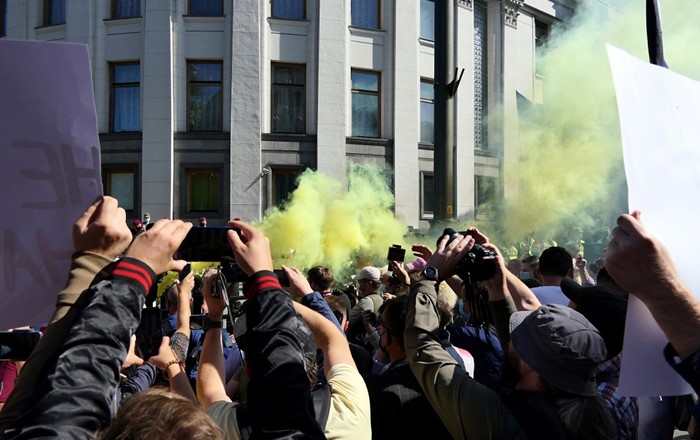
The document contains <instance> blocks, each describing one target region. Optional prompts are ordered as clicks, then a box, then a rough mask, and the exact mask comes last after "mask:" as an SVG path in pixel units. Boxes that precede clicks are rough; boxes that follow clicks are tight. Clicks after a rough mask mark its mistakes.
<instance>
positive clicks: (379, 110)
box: [350, 68, 382, 139]
mask: <svg viewBox="0 0 700 440" xmlns="http://www.w3.org/2000/svg"><path fill="white" fill-rule="evenodd" d="M354 72H357V73H364V74H370V75H375V76H376V77H377V91H376V92H374V91H371V90H363V89H355V88H354V87H353V84H352V74H353V73H354ZM354 94H361V95H371V96H376V97H377V135H376V136H359V135H356V134H355V131H354V130H355V127H354V126H353V124H352V113H353V108H352V107H353V106H352V96H353V95H354ZM350 121H351V124H350V125H351V126H350V135H351V136H352V137H356V138H363V139H381V138H382V72H381V71H380V70H368V69H355V68H352V69H350Z"/></svg>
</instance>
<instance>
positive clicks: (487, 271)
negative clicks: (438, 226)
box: [438, 228, 496, 283]
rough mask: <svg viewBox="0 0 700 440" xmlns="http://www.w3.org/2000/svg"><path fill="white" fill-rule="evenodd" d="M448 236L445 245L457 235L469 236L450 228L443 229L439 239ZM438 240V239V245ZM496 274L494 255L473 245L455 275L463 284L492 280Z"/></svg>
mask: <svg viewBox="0 0 700 440" xmlns="http://www.w3.org/2000/svg"><path fill="white" fill-rule="evenodd" d="M445 235H449V236H450V239H449V240H448V242H447V243H450V242H451V241H452V240H454V239H455V238H457V235H469V233H468V232H466V231H464V232H457V231H455V230H454V229H452V228H445V230H444V231H442V234H441V235H440V237H443V236H445ZM439 242H440V239H438V243H439ZM495 274H496V253H495V252H493V251H490V250H488V249H486V248H485V247H483V246H481V245H480V244H476V243H474V247H472V248H471V250H470V251H469V253H468V254H467V255H466V256H465V257H464V259H463V260H462V261H460V262H459V264H458V265H457V275H459V277H460V278H461V279H462V280H463V281H464V282H467V283H469V282H472V281H484V280H489V279H491V278H493V276H494V275H495Z"/></svg>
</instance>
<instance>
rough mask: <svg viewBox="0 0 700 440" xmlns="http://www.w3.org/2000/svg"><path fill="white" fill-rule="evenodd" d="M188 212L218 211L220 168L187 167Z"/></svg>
mask: <svg viewBox="0 0 700 440" xmlns="http://www.w3.org/2000/svg"><path fill="white" fill-rule="evenodd" d="M186 174H187V205H186V209H187V212H188V213H204V212H216V211H219V206H220V193H221V175H220V174H221V169H219V168H187V169H186Z"/></svg>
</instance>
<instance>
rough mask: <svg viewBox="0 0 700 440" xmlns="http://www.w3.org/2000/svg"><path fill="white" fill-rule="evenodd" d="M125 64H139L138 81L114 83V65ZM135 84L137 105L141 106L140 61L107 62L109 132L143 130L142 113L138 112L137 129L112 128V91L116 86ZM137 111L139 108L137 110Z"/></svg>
mask: <svg viewBox="0 0 700 440" xmlns="http://www.w3.org/2000/svg"><path fill="white" fill-rule="evenodd" d="M127 65H138V66H139V81H138V83H133V82H131V83H119V84H115V83H114V67H115V66H127ZM134 84H136V85H137V86H138V89H139V107H141V62H140V61H138V60H137V61H118V62H111V63H109V132H110V133H141V131H142V130H143V125H142V123H143V115H141V114H139V116H140V117H139V129H138V130H133V131H115V130H114V114H115V111H114V110H115V109H114V105H115V102H114V92H115V89H117V88H129V87H133V85H134ZM139 113H141V112H140V110H139Z"/></svg>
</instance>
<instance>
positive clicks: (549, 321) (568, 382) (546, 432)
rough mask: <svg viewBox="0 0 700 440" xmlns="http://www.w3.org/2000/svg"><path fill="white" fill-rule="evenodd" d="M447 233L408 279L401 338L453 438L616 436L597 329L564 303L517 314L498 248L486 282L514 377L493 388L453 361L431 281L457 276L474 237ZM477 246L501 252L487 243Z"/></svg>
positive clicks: (508, 369)
mask: <svg viewBox="0 0 700 440" xmlns="http://www.w3.org/2000/svg"><path fill="white" fill-rule="evenodd" d="M448 238H449V237H447V236H445V237H444V238H443V239H442V240H441V241H440V242H439V244H438V248H437V250H436V252H435V254H433V256H432V257H431V258H430V259H429V260H428V267H426V268H425V269H424V270H423V273H422V275H421V277H422V278H423V279H422V280H421V281H419V282H417V283H414V284H413V285H412V293H411V297H410V298H409V302H408V310H407V316H406V330H405V334H404V341H405V346H406V352H407V354H408V360H409V364H410V366H411V369H412V371H413V373H414V374H415V376H416V378H417V379H418V382H419V383H420V385H421V387H422V388H423V390H424V392H425V394H426V396H427V397H428V400H429V401H430V402H431V404H432V405H433V407H434V408H435V411H436V412H437V413H438V415H439V416H440V418H441V420H442V422H443V423H444V424H445V426H446V427H447V428H448V430H449V431H450V433H451V435H452V437H453V438H494V439H496V438H504V439H522V438H529V439H581V440H582V439H590V440H593V439H607V438H614V436H615V427H614V422H613V419H612V415H611V413H610V411H609V410H608V409H607V408H606V407H605V405H604V403H603V401H602V400H601V398H600V397H599V396H598V394H597V391H596V380H595V368H596V367H597V366H598V364H600V363H601V362H603V361H604V360H605V357H606V350H605V343H604V341H603V339H602V337H601V336H600V334H599V332H598V331H597V330H596V329H595V327H593V325H592V324H591V323H590V322H589V321H588V320H587V319H586V318H584V317H583V315H581V314H580V313H578V312H576V311H575V310H572V309H570V308H568V307H566V306H562V305H552V304H548V305H543V306H539V307H538V308H537V309H536V310H534V311H531V312H529V311H528V312H515V313H514V310H515V306H514V303H513V298H511V296H510V293H509V291H508V287H507V283H506V276H505V273H506V271H507V269H506V268H505V263H504V262H503V257H502V256H501V255H500V254H499V255H498V258H497V262H498V270H497V271H496V275H495V277H494V278H493V279H491V280H489V281H488V282H487V287H488V291H489V303H490V305H491V307H492V309H493V312H494V318H495V319H496V327H497V328H498V330H499V337H500V338H501V341H502V344H503V346H504V347H505V346H508V359H507V361H508V362H506V364H507V366H506V367H505V368H506V369H507V370H506V371H504V373H509V374H510V376H511V378H512V383H506V384H504V385H506V387H505V388H504V390H505V391H504V392H501V393H496V392H495V391H493V390H491V389H489V388H487V387H485V386H484V385H482V384H480V383H478V382H476V381H475V380H474V379H473V378H472V377H470V376H469V375H468V374H467V373H466V372H465V371H464V370H463V369H461V368H460V367H459V366H458V364H457V362H456V361H454V359H451V356H450V355H449V354H448V353H447V351H445V350H444V348H443V347H442V345H441V344H440V339H439V337H438V336H437V329H438V326H439V321H440V318H439V315H438V311H437V294H436V290H437V289H436V286H437V283H438V282H439V281H441V280H443V279H446V278H449V277H451V276H452V275H453V274H455V272H456V267H457V265H458V263H460V262H461V261H462V260H463V259H464V257H465V256H466V255H467V253H468V252H469V251H470V250H471V249H472V247H473V245H474V240H473V239H472V237H470V236H466V237H462V236H458V237H457V238H456V239H454V240H452V241H448ZM481 244H482V245H483V246H484V247H487V248H488V249H490V250H493V251H495V252H497V251H498V250H497V249H496V247H495V246H493V245H490V244H489V243H487V242H485V241H482V243H481ZM506 376H508V374H506ZM508 385H509V386H508Z"/></svg>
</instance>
